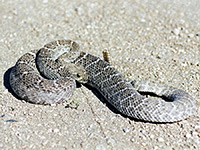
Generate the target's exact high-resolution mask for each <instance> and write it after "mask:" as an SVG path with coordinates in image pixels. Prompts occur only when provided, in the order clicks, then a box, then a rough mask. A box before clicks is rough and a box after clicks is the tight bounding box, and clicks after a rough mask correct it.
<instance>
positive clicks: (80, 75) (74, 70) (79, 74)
mask: <svg viewBox="0 0 200 150" xmlns="http://www.w3.org/2000/svg"><path fill="white" fill-rule="evenodd" d="M68 70H69V72H70V74H71V77H72V78H73V79H74V80H76V81H78V82H79V83H87V82H88V77H89V76H88V74H87V72H86V70H85V69H84V68H83V67H82V66H77V65H75V64H70V65H69V66H68Z"/></svg>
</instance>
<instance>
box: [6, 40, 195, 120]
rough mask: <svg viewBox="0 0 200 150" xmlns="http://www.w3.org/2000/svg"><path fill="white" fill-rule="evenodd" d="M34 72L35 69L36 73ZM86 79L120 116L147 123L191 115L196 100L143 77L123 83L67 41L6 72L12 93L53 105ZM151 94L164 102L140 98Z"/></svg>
mask: <svg viewBox="0 0 200 150" xmlns="http://www.w3.org/2000/svg"><path fill="white" fill-rule="evenodd" d="M38 70H39V71H38ZM75 80H76V81H78V82H80V83H86V84H87V85H89V86H91V87H92V88H95V89H96V90H98V91H99V92H100V93H101V95H102V96H103V97H104V98H105V99H106V100H107V101H108V102H109V103H110V104H111V105H112V106H114V108H116V109H117V110H118V111H119V112H121V113H122V114H124V115H126V116H128V117H131V118H135V119H138V120H143V121H149V122H175V121H180V120H183V119H186V118H188V117H190V116H192V115H193V114H194V113H195V111H196V105H195V100H194V99H193V98H192V97H191V96H190V95H189V94H188V93H186V92H185V91H183V90H180V89H177V88H174V87H171V86H166V85H161V84H160V85H158V84H152V83H150V82H147V81H137V80H135V81H131V82H130V81H127V80H126V79H125V78H124V77H123V75H122V74H121V73H120V72H119V71H117V70H116V69H115V68H114V67H113V66H112V65H111V64H110V63H109V62H107V61H105V60H102V59H100V58H98V57H96V56H93V55H91V54H88V53H85V52H81V51H80V50H79V45H78V44H77V43H75V42H73V41H71V40H58V41H54V42H51V43H48V44H46V45H45V46H44V47H43V48H41V49H39V50H32V51H31V52H29V53H26V54H25V55H23V56H22V57H21V58H20V59H19V60H18V61H17V63H16V65H15V66H14V67H13V69H12V70H11V73H10V85H11V88H12V89H13V91H14V93H16V94H17V95H18V96H19V97H20V98H22V99H25V100H26V101H29V102H32V103H37V104H53V103H61V102H63V101H67V100H68V99H70V98H71V96H72V95H73V93H74V91H75V88H76V82H75ZM139 92H151V93H154V94H156V95H157V96H160V97H165V98H167V99H168V101H164V100H159V99H156V98H151V97H150V98H149V97H145V96H142V95H141V94H140V93H139Z"/></svg>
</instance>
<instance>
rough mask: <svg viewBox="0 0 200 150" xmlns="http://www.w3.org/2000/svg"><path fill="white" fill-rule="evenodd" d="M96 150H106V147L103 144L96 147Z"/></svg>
mask: <svg viewBox="0 0 200 150" xmlns="http://www.w3.org/2000/svg"><path fill="white" fill-rule="evenodd" d="M96 150H106V148H105V146H104V145H102V144H101V145H97V146H96Z"/></svg>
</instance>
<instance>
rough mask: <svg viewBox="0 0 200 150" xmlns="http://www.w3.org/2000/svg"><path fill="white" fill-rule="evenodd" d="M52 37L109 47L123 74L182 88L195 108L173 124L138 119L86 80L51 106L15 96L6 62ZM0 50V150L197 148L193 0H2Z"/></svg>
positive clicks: (198, 78) (198, 27) (96, 48)
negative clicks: (65, 99)
mask: <svg viewBox="0 0 200 150" xmlns="http://www.w3.org/2000/svg"><path fill="white" fill-rule="evenodd" d="M58 39H72V40H74V41H76V42H78V43H79V44H80V46H81V49H82V50H83V51H86V52H89V53H92V54H94V55H97V56H99V57H101V58H102V50H105V49H108V50H109V51H110V55H111V62H112V64H113V65H114V66H115V67H116V68H117V69H118V70H119V71H121V72H122V73H123V74H124V76H125V77H126V78H127V79H140V80H150V81H152V82H155V83H164V84H168V85H171V86H175V87H178V88H181V89H184V90H185V91H187V92H188V93H190V94H191V95H192V96H193V97H194V98H195V100H196V103H197V112H196V114H195V115H194V116H193V117H191V118H189V119H187V120H183V121H181V122H177V123H172V124H153V123H147V122H141V121H136V120H133V119H131V118H127V117H126V116H123V115H121V114H120V113H118V112H117V111H116V110H115V109H113V108H112V107H111V106H109V104H107V103H106V102H105V99H103V98H102V96H99V95H98V93H96V92H95V91H92V90H91V89H88V88H86V87H84V86H82V87H80V88H77V90H76V92H75V95H74V96H73V97H72V99H71V101H69V102H67V103H65V104H59V105H56V106H43V105H35V104H30V103H27V102H24V101H22V100H19V99H18V98H16V96H14V95H13V93H11V92H10V90H9V83H8V75H9V69H10V68H11V67H12V66H13V65H15V63H16V61H17V59H19V57H20V56H22V55H23V54H24V53H26V52H28V51H29V50H31V49H37V48H41V47H42V46H43V45H44V44H46V43H48V42H50V41H53V40H58ZM0 55H1V56H0V69H1V73H0V80H1V82H0V149H2V150H10V149H12V150H14V149H18V150H19V149H27V150H29V149H37V150H38V149H48V150H51V149H52V150H56V149H59V150H79V149H83V150H123V149H124V150H161V149H162V150H179V149H180V150H182V149H183V150H189V149H190V150H192V149H200V118H199V115H200V110H199V107H200V1H199V0H190V1H188V0H162V1H160V0H151V1H150V0H149V1H148V0H127V1H124V0H110V1H108V0H96V1H86V0H75V1H72V0H71V1H68V0H51V1H50V0H35V1H32V0H15V1H11V0H0ZM69 103H72V104H69ZM76 104H78V105H79V106H78V107H77V106H76Z"/></svg>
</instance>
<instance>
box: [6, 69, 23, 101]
mask: <svg viewBox="0 0 200 150" xmlns="http://www.w3.org/2000/svg"><path fill="white" fill-rule="evenodd" d="M13 67H14V66H13ZM13 67H10V68H9V69H8V70H6V72H5V73H4V76H3V85H4V86H5V88H6V89H7V90H8V92H10V93H11V94H12V95H13V96H14V97H15V98H17V99H19V100H23V99H21V98H20V97H19V96H17V94H15V93H14V91H13V90H12V88H11V86H10V82H9V79H10V72H11V70H12V68H13Z"/></svg>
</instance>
